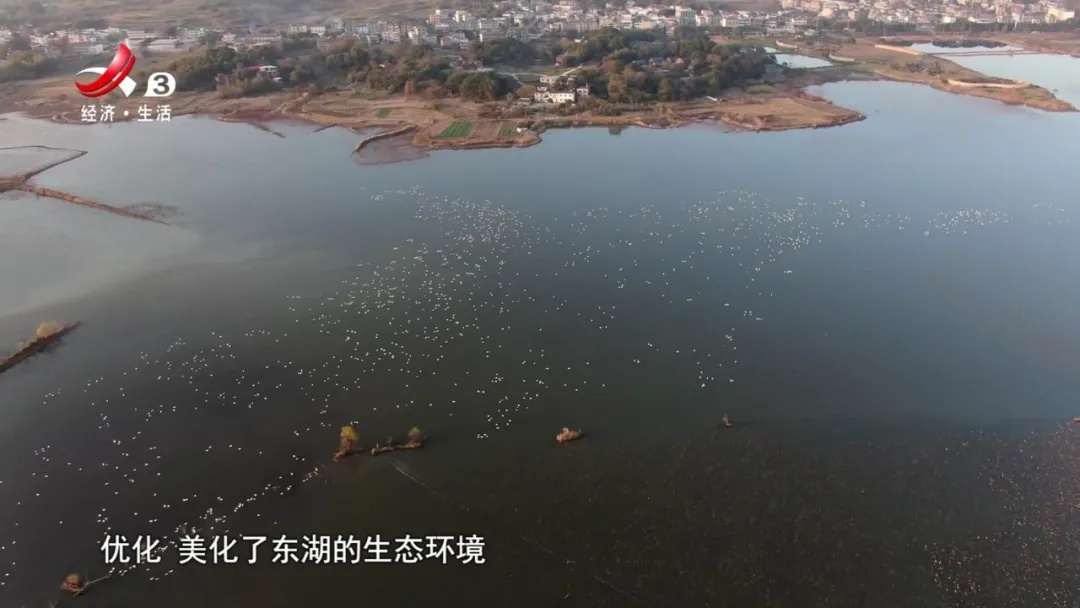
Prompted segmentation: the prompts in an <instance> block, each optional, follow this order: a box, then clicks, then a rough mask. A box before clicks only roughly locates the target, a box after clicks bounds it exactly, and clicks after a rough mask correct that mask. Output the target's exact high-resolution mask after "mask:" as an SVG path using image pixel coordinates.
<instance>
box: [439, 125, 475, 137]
mask: <svg viewBox="0 0 1080 608" xmlns="http://www.w3.org/2000/svg"><path fill="white" fill-rule="evenodd" d="M472 130H473V122H472V121H471V120H455V121H454V122H452V123H450V126H449V127H446V129H444V130H443V132H442V133H440V134H439V139H464V138H466V137H468V136H469V134H470V133H472Z"/></svg>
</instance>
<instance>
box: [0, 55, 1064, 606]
mask: <svg viewBox="0 0 1080 608" xmlns="http://www.w3.org/2000/svg"><path fill="white" fill-rule="evenodd" d="M1063 60H1064V62H1063ZM963 62H964V63H965V65H971V66H972V67H976V68H977V69H980V70H983V71H985V72H987V73H991V74H993V75H997V76H1007V77H1017V78H1019V77H1023V78H1024V79H1025V80H1029V81H1032V82H1036V83H1038V84H1041V85H1043V86H1047V87H1048V88H1054V89H1057V90H1058V91H1059V94H1060V95H1062V96H1063V97H1065V98H1067V99H1069V100H1070V101H1073V102H1074V103H1080V61H1078V60H1075V59H1068V58H1059V57H1042V56H1016V57H1012V58H1006V57H971V58H965V59H963ZM1019 62H1023V63H1022V64H1021V63H1019ZM1044 62H1045V63H1044ZM1068 62H1071V63H1068ZM976 64H978V65H976ZM1051 64H1052V65H1053V66H1058V67H1050V68H1047V67H1045V66H1047V65H1051ZM815 92H816V93H818V94H821V95H824V96H826V97H828V98H830V99H832V100H834V101H835V102H836V103H838V104H840V105H843V106H845V107H849V108H853V109H856V110H858V111H860V112H863V113H864V114H866V115H867V116H868V119H867V120H865V121H862V122H859V123H855V124H852V125H848V126H845V127H842V128H835V129H824V130H812V131H795V132H785V133H768V134H753V133H725V132H722V131H720V130H717V129H711V128H704V127H702V128H684V129H678V130H671V131H652V130H643V129H630V130H624V131H621V132H619V133H618V134H617V135H614V134H609V133H608V132H607V131H605V130H597V129H583V130H567V131H557V132H549V133H546V134H545V135H544V142H543V143H542V144H541V145H538V146H534V147H531V148H528V149H522V150H485V151H468V152H439V153H435V154H432V155H431V156H430V157H428V158H424V159H422V160H417V161H414V162H407V163H397V164H381V165H372V164H368V163H366V162H365V161H364V159H362V158H361V159H356V158H352V157H350V155H349V153H350V151H351V150H352V147H353V145H354V144H355V136H354V135H353V134H351V133H349V132H347V131H344V130H323V131H314V130H313V129H311V128H309V127H307V126H303V125H294V124H286V125H275V127H274V129H275V130H277V131H280V132H281V134H283V135H285V137H283V138H282V137H278V136H276V135H274V134H272V133H268V132H265V131H262V130H258V129H254V128H251V127H249V126H245V125H237V124H224V123H219V122H215V121H212V120H210V119H203V118H184V119H176V120H174V121H173V122H171V123H167V124H139V123H129V124H117V125H113V126H109V127H92V128H87V127H82V126H59V125H52V124H46V123H42V122H36V121H31V120H28V119H24V118H20V117H7V119H6V120H3V121H0V140H2V141H3V142H4V146H12V147H13V146H24V145H25V146H30V145H42V146H51V147H54V148H61V149H69V150H72V149H73V150H88V151H89V154H87V155H86V156H84V157H82V158H80V159H78V160H76V161H73V162H70V163H67V164H64V165H61V166H59V167H56V168H54V169H51V170H49V171H47V172H46V173H44V174H42V175H41V176H40V177H38V178H37V181H38V182H40V183H42V184H43V185H45V186H48V187H51V188H57V189H62V190H68V191H72V192H75V193H77V194H79V195H81V196H85V197H88V198H94V199H98V200H102V201H105V202H109V203H111V204H115V205H120V206H124V205H137V204H141V203H147V202H150V203H159V204H161V205H165V206H167V207H168V208H170V209H172V210H174V211H175V214H174V215H171V217H170V218H169V220H168V221H169V224H170V225H169V226H159V225H154V224H149V223H143V222H138V221H136V220H131V219H127V218H123V217H119V216H112V215H108V214H103V213H101V212H97V211H94V210H89V209H85V208H80V207H75V206H73V205H70V204H66V203H61V202H57V201H50V200H42V199H37V198H33V197H23V196H14V195H10V194H9V195H7V196H5V197H3V198H0V234H2V238H0V284H2V285H3V289H2V290H0V343H5V342H6V343H9V344H12V345H13V344H14V343H15V342H17V341H19V340H22V339H25V338H27V337H29V335H30V334H32V332H33V330H34V327H35V326H36V325H37V323H39V322H42V321H50V320H59V321H66V320H80V321H82V322H83V325H82V326H81V327H80V328H78V329H77V330H76V331H75V332H74V333H72V334H70V335H69V336H68V337H67V338H65V339H64V341H63V343H62V344H60V345H59V346H58V347H56V348H54V349H52V350H51V351H50V352H48V353H46V354H44V355H40V356H38V357H37V358H35V359H33V360H31V361H29V362H27V363H23V364H20V365H19V366H17V367H15V368H13V369H12V370H10V371H8V372H6V373H4V375H3V376H2V377H0V391H2V392H0V396H2V398H0V406H2V408H3V410H2V412H3V415H2V417H0V564H3V565H2V566H0V604H2V605H4V606H9V605H10V606H28V607H29V606H35V607H36V606H44V605H46V603H47V602H48V601H50V600H52V599H56V598H59V596H60V593H61V592H60V591H59V590H58V589H57V586H58V584H59V582H60V579H61V578H62V577H63V576H64V575H65V574H67V573H68V572H73V571H80V572H85V573H86V574H87V575H88V576H90V577H91V578H94V577H97V576H102V575H104V574H105V573H106V572H108V571H109V569H110V566H106V565H105V564H104V563H103V555H102V551H101V550H100V545H101V544H102V542H103V541H104V539H105V538H106V535H107V534H124V535H126V536H127V537H128V538H129V540H133V539H134V537H136V536H138V535H153V536H155V537H157V538H161V539H163V540H164V541H171V542H173V543H177V542H179V539H180V538H181V537H182V536H183V535H185V534H201V535H204V536H205V537H206V538H208V539H209V538H210V537H212V536H213V535H218V534H225V533H228V534H232V535H264V536H273V537H276V536H279V535H281V534H286V535H289V536H292V537H295V538H300V537H301V536H303V535H310V534H332V535H339V534H343V535H355V536H356V537H358V538H361V539H363V538H365V537H368V536H373V535H375V534H380V535H382V536H383V537H401V536H403V535H405V534H412V535H413V536H425V535H455V536H456V535H474V534H475V535H480V536H483V537H484V538H485V540H486V547H485V554H486V557H487V562H486V563H485V564H483V565H465V564H448V565H443V564H440V563H436V562H435V561H434V560H430V559H429V560H424V561H422V562H421V563H419V564H415V565H409V564H403V563H391V564H376V563H361V564H357V565H316V564H288V565H281V564H274V563H271V560H270V556H271V555H272V553H271V551H270V545H269V543H268V544H267V545H264V546H263V549H264V552H263V554H262V556H261V558H260V559H259V561H258V563H256V564H254V565H249V564H244V563H240V564H235V565H219V566H199V565H191V564H184V565H179V564H177V563H176V561H177V560H176V557H177V555H176V554H177V550H176V547H175V546H173V547H171V548H170V549H169V550H168V551H167V552H166V553H165V554H164V555H163V562H162V563H161V564H156V565H152V566H145V565H140V566H134V565H129V566H115V573H114V578H113V579H112V580H109V581H107V582H105V583H102V584H101V585H100V586H99V587H98V588H96V589H94V590H93V591H91V592H90V593H87V594H86V595H85V596H82V597H80V598H79V599H78V601H79V602H80V603H81V604H83V605H85V606H87V607H109V608H122V607H127V606H142V605H147V604H153V605H155V606H161V607H163V608H173V607H176V608H179V607H187V606H210V607H217V606H221V607H234V606H249V605H250V606H308V605H327V604H331V603H334V604H337V603H343V602H348V601H356V602H363V603H381V604H383V605H401V604H405V603H416V604H420V603H424V604H430V603H436V602H437V603H439V604H447V603H449V604H452V605H457V604H459V603H464V602H466V601H468V602H470V603H471V604H472V605H478V606H511V605H512V606H522V607H525V608H532V607H537V608H539V607H548V606H555V605H560V606H585V607H599V606H619V607H621V606H652V607H664V606H674V605H683V606H800V607H802V606H880V607H891V606H896V607H910V606H942V607H945V606H971V607H975V606H978V607H988V606H1017V607H1020V606H1023V607H1036V606H1080V600H1078V598H1077V592H1076V591H1077V589H1078V588H1080V524H1078V523H1077V522H1078V521H1080V520H1078V518H1077V515H1078V509H1080V481H1078V480H1077V477H1076V471H1077V470H1078V467H1080V437H1078V433H1080V425H1074V424H1071V422H1069V421H1070V420H1071V419H1072V418H1073V417H1074V416H1078V415H1080V410H1078V405H1077V389H1078V383H1077V379H1076V378H1077V377H1078V376H1077V373H1076V370H1077V369H1078V368H1080V346H1078V345H1080V314H1078V312H1077V311H1080V265H1078V264H1076V260H1077V259H1078V257H1080V239H1078V238H1077V237H1078V236H1080V234H1078V228H1080V219H1078V216H1077V214H1078V212H1080V208H1078V206H1077V197H1076V180H1075V176H1076V175H1077V165H1076V159H1077V158H1080V137H1077V136H1076V135H1077V134H1080V115H1078V114H1050V113H1045V112H1040V111H1035V110H1030V109H1025V108H1015V107H1008V106H1004V105H1001V104H997V103H995V102H992V101H988V100H982V99H973V98H966V97H961V96H955V95H949V94H946V93H942V92H939V91H936V90H933V89H929V88H926V87H920V86H915V85H906V84H899V83H878V82H866V83H838V84H832V85H827V86H825V87H821V88H820V89H818V90H816V91H815ZM26 158H27V157H23V158H21V159H7V158H5V157H0V163H3V166H2V168H3V171H0V172H3V173H9V172H15V171H22V170H25V166H26V165H27V163H28V162H29V161H27V160H26ZM725 414H727V415H729V416H730V418H731V419H732V421H733V422H734V426H733V427H731V428H724V427H721V426H719V423H720V421H721V419H722V417H723V416H724V415H725ZM346 424H354V425H355V427H356V428H357V430H358V431H359V434H360V437H361V443H362V444H363V445H365V446H371V445H373V444H374V443H375V442H378V441H384V438H386V437H387V436H388V435H394V436H397V437H400V436H401V435H403V434H404V431H406V430H407V429H408V428H409V427H411V426H413V425H419V426H421V427H422V428H423V429H424V430H425V432H426V433H427V435H428V436H429V438H430V443H429V445H428V446H427V447H425V449H423V450H419V451H413V452H398V453H393V454H388V455H381V456H378V457H374V458H373V457H370V456H356V457H353V458H349V459H346V460H343V461H341V462H338V463H331V462H330V455H331V454H332V453H333V452H334V450H336V449H337V443H338V430H339V429H340V427H341V426H343V425H346ZM566 425H569V426H573V427H581V428H583V429H584V430H585V431H586V432H587V433H588V434H587V437H586V438H585V439H583V440H582V441H579V442H576V443H572V444H567V445H558V444H556V442H555V441H554V436H555V434H556V433H557V432H558V430H559V429H560V428H561V427H563V426H566ZM242 561H243V560H242Z"/></svg>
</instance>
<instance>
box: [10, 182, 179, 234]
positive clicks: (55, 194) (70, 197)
mask: <svg viewBox="0 0 1080 608" xmlns="http://www.w3.org/2000/svg"><path fill="white" fill-rule="evenodd" d="M5 190H22V191H23V192H30V193H32V194H36V195H38V196H44V197H46V198H55V199H57V200H61V201H66V202H69V203H74V204H76V205H82V206H83V207H90V208H92V209H99V210H101V211H108V212H109V213H114V214H116V215H122V216H124V217H129V218H132V219H136V220H143V221H144V222H154V223H156V224H165V223H166V222H163V221H161V220H159V219H156V218H153V217H150V216H148V215H143V214H141V213H136V212H134V211H129V210H127V209H121V208H120V207H113V206H112V205H106V204H105V203H99V202H97V201H92V200H89V199H85V198H82V197H80V196H75V195H74V194H71V193H70V192H64V191H62V190H53V189H52V188H44V187H42V186H35V185H34V184H28V183H26V182H24V181H21V180H13V179H11V178H7V179H0V192H4V191H5Z"/></svg>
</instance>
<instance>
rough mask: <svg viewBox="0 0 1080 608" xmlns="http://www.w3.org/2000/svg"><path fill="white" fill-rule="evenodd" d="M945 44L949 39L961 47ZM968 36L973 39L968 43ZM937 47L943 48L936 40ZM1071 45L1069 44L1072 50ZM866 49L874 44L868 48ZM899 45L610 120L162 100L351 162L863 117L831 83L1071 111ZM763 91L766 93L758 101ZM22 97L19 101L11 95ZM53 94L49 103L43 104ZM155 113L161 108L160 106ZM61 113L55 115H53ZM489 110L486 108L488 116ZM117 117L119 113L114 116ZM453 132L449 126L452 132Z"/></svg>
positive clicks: (377, 102)
mask: <svg viewBox="0 0 1080 608" xmlns="http://www.w3.org/2000/svg"><path fill="white" fill-rule="evenodd" d="M975 38H978V39H980V40H986V41H994V42H998V43H1000V44H1009V45H1013V46H1017V47H1020V48H1028V47H1033V48H1034V49H1037V50H1038V51H1039V52H1046V53H1048V54H1065V55H1069V56H1078V57H1080V44H1078V46H1077V50H1076V51H1075V52H1074V51H1071V50H1069V49H1063V48H1055V47H1053V46H1052V45H1051V44H1050V42H1048V41H1050V40H1052V39H1051V38H1046V37H1044V38H1046V40H1043V39H1042V38H1035V37H1033V36H1023V35H995V36H981V37H975ZM964 39H965V37H963V36H949V37H948V40H949V41H957V40H964ZM973 39H974V38H973ZM936 40H945V38H944V37H940V38H937V39H936ZM1070 40H1071V39H1067V41H1070ZM875 41H876V42H875ZM888 41H896V42H899V43H901V44H914V43H917V42H933V41H935V38H929V37H927V36H925V35H922V36H894V37H888V38H872V39H870V38H866V37H863V38H862V40H861V41H857V42H856V43H854V44H843V45H841V46H840V48H838V49H837V48H831V49H830V48H814V47H810V48H807V47H803V46H799V45H798V44H793V43H792V42H788V41H784V40H782V39H778V40H776V41H775V44H776V45H778V46H782V48H784V49H785V50H787V51H789V52H791V53H794V54H800V55H805V56H810V57H817V58H826V57H833V56H835V57H837V58H838V59H829V61H830V62H831V63H832V64H833V65H832V66H826V67H823V68H816V69H804V70H801V71H798V72H796V73H794V74H790V73H789V74H786V75H785V76H784V77H783V79H782V80H778V81H774V82H771V83H770V82H769V81H768V79H766V81H765V82H763V83H762V84H758V85H751V86H750V87H749V89H750V90H751V91H755V92H751V91H747V90H743V89H738V88H736V89H732V90H731V91H729V92H728V93H726V94H725V95H723V96H721V97H719V98H714V97H704V98H699V99H696V100H691V101H681V102H668V103H657V104H654V105H652V106H649V107H647V108H624V109H623V113H622V114H620V115H617V116H600V115H596V114H593V113H591V112H588V111H584V112H580V113H577V114H570V115H557V114H555V113H554V111H553V110H552V109H550V108H549V109H548V111H547V112H544V111H541V112H540V113H537V114H533V115H525V116H522V115H521V112H520V110H518V105H517V104H516V103H500V104H487V105H486V106H485V105H481V104H476V103H472V102H466V101H463V100H460V99H446V100H440V101H433V100H426V99H418V98H415V97H413V98H410V97H409V96H405V95H384V96H379V95H377V94H372V95H364V96H359V95H356V94H353V92H352V91H340V90H338V91H328V92H324V93H321V94H311V93H308V92H303V93H298V92H296V91H280V92H275V93H270V94H267V95H263V96H258V97H248V98H238V99H222V98H220V97H218V96H217V94H216V93H213V92H209V93H182V94H180V95H178V96H177V97H174V98H172V99H170V100H169V101H170V103H169V104H167V105H169V106H170V108H171V116H172V117H180V116H208V117H214V118H215V119H217V120H219V121H222V122H229V123H243V124H249V125H252V126H254V127H255V128H258V129H261V130H263V131H266V132H267V133H270V134H273V135H276V136H278V137H285V136H284V135H283V134H282V133H279V132H277V131H275V130H273V129H272V128H271V127H270V126H269V123H272V122H275V121H281V120H285V121H297V122H301V123H305V124H309V125H312V126H315V127H316V130H317V131H321V130H324V129H329V128H333V127H340V128H346V129H349V130H350V131H353V132H354V133H362V132H365V131H367V130H370V129H381V130H380V131H379V132H377V133H374V134H365V137H364V139H362V140H361V141H359V142H358V144H357V146H356V148H355V149H354V153H362V152H363V151H365V150H367V146H368V144H369V143H373V142H376V141H379V140H384V139H394V138H397V137H401V136H404V135H406V134H408V133H409V132H412V137H411V138H410V140H409V144H410V145H411V146H412V147H413V148H415V149H416V150H418V151H422V152H430V151H433V150H476V149H487V148H526V147H530V146H534V145H536V144H539V143H541V142H542V137H541V136H542V134H543V133H544V132H545V131H547V130H548V129H556V128H567V127H601V126H606V127H640V128H650V129H670V128H678V127H682V126H686V125H691V124H702V123H705V124H714V125H717V126H722V127H726V128H728V129H732V130H735V131H751V132H779V131H788V130H797V129H820V128H828V127H838V126H843V125H847V124H851V123H854V122H859V121H862V120H865V119H866V116H865V115H863V114H861V113H859V112H856V111H854V110H850V109H848V108H843V107H841V106H838V105H836V104H834V103H833V102H832V101H830V100H828V99H824V98H822V97H819V96H816V95H813V94H810V93H807V92H806V90H805V89H806V88H807V87H810V86H815V85H823V84H827V83H830V82H848V81H877V80H882V81H895V82H908V83H914V84H921V85H925V86H930V87H933V88H935V89H937V90H940V91H943V92H946V93H950V94H955V95H966V96H970V97H980V98H984V99H992V100H995V101H999V102H1001V103H1005V104H1008V105H1023V106H1028V107H1032V108H1035V109H1039V110H1043V111H1050V112H1073V111H1077V109H1076V108H1075V107H1074V106H1073V105H1072V104H1070V103H1068V102H1066V101H1063V100H1060V99H1058V98H1057V97H1056V96H1054V95H1053V93H1051V92H1050V91H1048V90H1046V89H1044V88H1042V87H1038V86H1034V85H1029V84H1028V83H1017V84H1015V85H1002V84H1001V83H1000V82H995V81H1000V80H1001V79H991V78H988V77H986V76H984V75H982V74H981V73H979V72H977V71H975V70H970V69H968V68H964V67H962V66H960V65H959V64H956V63H954V62H952V61H950V60H949V59H947V58H942V57H936V56H934V55H931V54H925V53H919V52H916V51H910V50H902V49H901V48H900V47H890V46H889V45H887V44H881V43H883V42H888ZM69 87H70V81H69V80H68V79H67V78H62V79H52V80H51V81H48V80H46V81H32V82H29V83H24V84H22V85H17V86H15V87H9V89H8V91H7V92H5V93H3V94H0V112H22V113H24V114H26V115H28V116H29V117H31V118H35V119H45V120H49V121H51V122H54V123H58V124H69V125H71V124H81V125H88V124H100V123H87V122H84V121H83V120H82V117H81V115H78V110H75V109H73V107H72V102H73V101H81V100H72V99H71V98H70V94H69V93H68V92H67V89H68V88H69ZM761 89H764V90H765V91H764V92H761ZM20 93H21V94H20ZM49 93H53V95H49ZM138 101H139V100H135V101H134V102H132V101H131V100H127V99H121V100H118V101H115V102H110V103H113V104H114V105H115V106H116V108H117V112H116V115H117V118H116V119H115V120H114V121H113V122H128V121H136V120H137V119H136V113H135V112H131V109H133V108H136V107H137V106H138ZM163 105H164V104H163ZM58 106H59V107H58ZM496 106H497V107H498V109H497V110H492V108H493V107H496ZM125 112H126V113H127V114H128V115H127V116H123V114H124V113H125ZM451 127H453V128H451Z"/></svg>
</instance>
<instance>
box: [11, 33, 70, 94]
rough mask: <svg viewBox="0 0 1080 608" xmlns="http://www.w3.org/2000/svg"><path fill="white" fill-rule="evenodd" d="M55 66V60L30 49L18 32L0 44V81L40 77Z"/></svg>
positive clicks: (27, 42)
mask: <svg viewBox="0 0 1080 608" xmlns="http://www.w3.org/2000/svg"><path fill="white" fill-rule="evenodd" d="M56 67H57V62H56V60H54V59H51V58H49V57H46V56H45V54H44V53H36V52H33V51H31V50H30V42H29V41H28V40H26V39H25V38H23V37H22V36H19V35H18V34H16V35H15V36H13V37H12V38H11V39H10V40H8V41H7V42H6V43H4V44H3V45H0V82H15V81H17V80H31V79H33V78H41V77H42V76H47V75H49V74H51V73H52V72H53V70H55V69H56Z"/></svg>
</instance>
